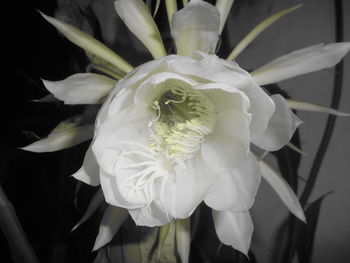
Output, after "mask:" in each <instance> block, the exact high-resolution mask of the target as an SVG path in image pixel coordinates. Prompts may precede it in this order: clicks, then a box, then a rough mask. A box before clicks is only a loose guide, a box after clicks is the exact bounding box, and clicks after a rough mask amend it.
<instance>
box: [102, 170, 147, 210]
mask: <svg viewBox="0 0 350 263" xmlns="http://www.w3.org/2000/svg"><path fill="white" fill-rule="evenodd" d="M100 180H101V187H102V191H103V194H104V197H105V199H106V202H107V203H108V204H110V205H112V206H118V207H123V208H126V209H135V208H140V207H142V206H144V204H133V203H130V202H128V201H127V200H125V198H124V197H123V196H122V195H121V194H120V192H119V188H118V184H117V181H116V177H115V176H112V175H109V174H108V173H106V172H105V171H103V170H102V169H101V170H100Z"/></svg>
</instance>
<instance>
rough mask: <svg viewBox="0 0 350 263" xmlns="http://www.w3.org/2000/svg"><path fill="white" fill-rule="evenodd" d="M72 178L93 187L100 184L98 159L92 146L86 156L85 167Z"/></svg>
mask: <svg viewBox="0 0 350 263" xmlns="http://www.w3.org/2000/svg"><path fill="white" fill-rule="evenodd" d="M72 176H73V177H74V178H75V179H77V180H80V181H82V182H84V183H86V184H89V185H92V186H97V185H99V184H100V175H99V166H98V164H97V160H96V157H95V155H94V153H93V152H92V149H91V145H90V147H89V149H88V150H87V152H86V154H85V157H84V162H83V166H82V167H81V168H80V169H79V170H78V171H77V172H75V173H74V174H73V175H72Z"/></svg>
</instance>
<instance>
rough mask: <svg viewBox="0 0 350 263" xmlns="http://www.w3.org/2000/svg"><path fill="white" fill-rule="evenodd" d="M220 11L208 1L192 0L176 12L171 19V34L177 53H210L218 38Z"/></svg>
mask: <svg viewBox="0 0 350 263" xmlns="http://www.w3.org/2000/svg"><path fill="white" fill-rule="evenodd" d="M219 26H220V13H219V11H218V10H217V9H216V8H215V7H214V6H212V5H211V4H209V3H206V2H204V1H202V0H192V1H191V2H190V3H189V4H188V5H187V6H186V7H185V8H183V9H181V10H180V11H178V12H176V13H175V14H174V15H173V19H172V21H171V35H172V36H173V38H174V40H175V44H176V51H177V54H178V55H182V56H187V57H192V56H193V51H196V50H200V51H203V52H206V53H211V52H212V51H213V50H214V49H215V44H216V42H217V40H218V35H219Z"/></svg>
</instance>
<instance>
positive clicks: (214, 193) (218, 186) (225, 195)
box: [204, 153, 261, 212]
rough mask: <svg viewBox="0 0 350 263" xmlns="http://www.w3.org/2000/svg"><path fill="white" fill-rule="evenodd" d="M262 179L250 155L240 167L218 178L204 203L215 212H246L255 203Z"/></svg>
mask: <svg viewBox="0 0 350 263" xmlns="http://www.w3.org/2000/svg"><path fill="white" fill-rule="evenodd" d="M260 178H261V176H260V169H259V165H258V162H257V160H256V158H255V156H254V155H253V154H252V153H250V154H249V155H248V156H247V158H246V159H245V160H244V161H242V163H241V165H240V166H239V167H237V168H235V169H233V170H232V171H231V172H227V173H224V174H220V175H218V176H217V177H216V179H215V183H214V185H213V187H212V188H211V190H210V192H209V193H208V194H207V196H206V197H205V199H204V201H205V203H206V204H207V205H208V206H210V207H211V208H213V209H215V210H229V211H231V212H242V211H246V210H248V209H249V208H250V207H251V206H252V204H253V203H254V200H255V195H256V192H257V190H258V187H259V184H260Z"/></svg>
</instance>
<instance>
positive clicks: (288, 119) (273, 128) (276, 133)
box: [253, 95, 302, 151]
mask: <svg viewBox="0 0 350 263" xmlns="http://www.w3.org/2000/svg"><path fill="white" fill-rule="evenodd" d="M271 98H272V99H273V101H274V102H275V105H276V110H275V112H274V114H273V115H272V118H271V120H270V122H269V124H268V126H267V128H266V130H265V131H264V133H263V134H261V135H260V136H257V137H256V138H255V139H254V141H253V143H254V144H255V145H257V146H259V147H260V148H262V149H264V150H267V151H276V150H278V149H280V148H282V147H283V146H284V145H286V144H287V143H288V142H289V141H290V138H291V137H292V136H293V134H294V132H295V130H296V128H298V126H299V125H300V124H301V123H302V121H300V120H299V118H298V117H297V116H296V115H295V114H294V113H293V112H292V111H291V110H290V108H289V105H288V103H287V102H286V100H285V99H284V98H283V97H282V96H281V95H273V96H271Z"/></svg>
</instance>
